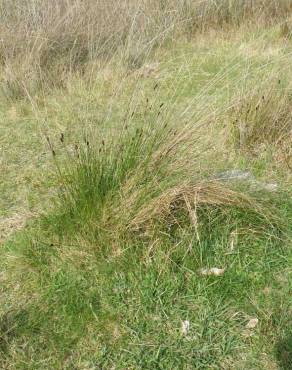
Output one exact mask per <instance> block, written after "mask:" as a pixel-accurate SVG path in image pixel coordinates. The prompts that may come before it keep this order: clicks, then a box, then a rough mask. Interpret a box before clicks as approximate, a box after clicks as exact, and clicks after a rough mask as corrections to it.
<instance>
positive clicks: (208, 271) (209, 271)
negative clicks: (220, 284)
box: [199, 267, 225, 276]
mask: <svg viewBox="0 0 292 370" xmlns="http://www.w3.org/2000/svg"><path fill="white" fill-rule="evenodd" d="M224 272H225V269H220V268H218V267H212V268H210V269H200V270H199V273H200V275H205V276H212V275H213V276H221V275H223V274H224Z"/></svg>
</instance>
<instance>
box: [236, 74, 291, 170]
mask: <svg viewBox="0 0 292 370" xmlns="http://www.w3.org/2000/svg"><path fill="white" fill-rule="evenodd" d="M231 117H232V118H231V120H232V127H231V135H232V136H233V142H234V144H235V147H236V148H239V149H240V150H242V151H245V152H249V153H251V154H253V155H259V154H260V153H261V152H262V151H263V150H264V151H265V150H267V149H269V150H274V151H275V152H277V154H278V160H280V162H281V163H283V165H284V166H286V167H288V169H290V170H291V150H290V149H291V140H292V124H291V122H292V111H291V92H290V88H289V86H288V87H282V86H281V81H280V80H279V81H277V82H276V83H275V82H272V83H270V84H269V86H267V85H266V84H264V86H262V87H261V88H259V89H258V90H257V91H256V92H253V93H251V94H248V95H246V96H244V97H243V98H242V99H240V100H239V102H237V103H235V107H234V108H232V114H231ZM279 156H280V157H279Z"/></svg>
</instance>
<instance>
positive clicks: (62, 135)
mask: <svg viewBox="0 0 292 370" xmlns="http://www.w3.org/2000/svg"><path fill="white" fill-rule="evenodd" d="M60 141H61V143H64V134H63V132H62V133H61V136H60Z"/></svg>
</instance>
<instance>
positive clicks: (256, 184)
mask: <svg viewBox="0 0 292 370" xmlns="http://www.w3.org/2000/svg"><path fill="white" fill-rule="evenodd" d="M214 179H215V180H220V181H241V182H245V183H248V184H249V185H250V187H251V189H252V190H254V191H260V190H265V191H270V192H275V191H277V190H278V188H279V186H278V184H277V183H265V182H262V181H258V180H256V178H255V177H254V175H253V174H252V173H251V172H250V171H243V170H238V169H234V170H228V171H224V172H220V173H218V174H217V175H216V176H215V177H214Z"/></svg>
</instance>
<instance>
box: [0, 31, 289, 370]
mask: <svg viewBox="0 0 292 370" xmlns="http://www.w3.org/2000/svg"><path fill="white" fill-rule="evenodd" d="M291 51H292V47H291V41H287V40H286V39H283V38H282V37H281V35H280V31H279V27H278V26H274V27H270V28H266V29H263V30H262V31H253V30H247V29H246V27H242V29H241V28H240V29H239V30H237V31H236V32H234V34H233V35H230V34H229V35H227V33H226V32H224V31H218V33H217V34H216V33H215V32H210V33H206V34H203V35H198V36H196V37H194V38H193V39H192V40H185V39H178V40H176V41H173V42H168V43H166V44H165V45H164V46H162V47H160V48H159V49H156V50H153V51H151V53H149V55H148V57H147V60H146V62H145V64H146V67H145V66H144V67H143V66H142V67H141V68H140V69H139V70H132V69H129V68H128V66H126V65H124V64H122V63H121V62H120V60H119V58H113V59H112V60H111V62H110V63H108V64H107V66H105V67H103V68H101V69H98V70H95V69H93V67H92V66H91V65H89V66H88V70H85V71H84V73H83V74H80V75H78V74H77V73H76V75H74V76H71V77H70V78H69V79H68V81H67V84H66V87H65V88H63V89H57V88H56V89H52V90H50V91H48V92H47V91H39V92H38V93H37V94H36V95H35V96H33V97H30V99H11V98H9V99H7V96H6V97H5V96H2V97H1V102H0V120H1V125H0V137H1V138H0V145H1V183H0V190H1V201H0V202H1V203H0V232H1V236H0V240H1V251H0V252H1V259H0V266H1V271H0V292H1V295H0V367H1V368H3V369H42V370H43V369H70V370H71V369H80V370H85V369H88V370H89V369H143V370H144V369H149V370H150V369H151V370H152V369H236V370H238V369H268V370H270V369H283V370H288V369H291V368H292V321H291V317H292V316H291V315H292V311H291V308H292V299H291V281H292V280H291V262H292V254H291V237H292V234H291V232H292V230H291V220H292V200H291V192H292V188H291V167H290V166H289V160H290V159H291V156H290V157H289V153H290V152H289V150H290V149H289V148H290V144H291V125H290V126H289V127H288V126H287V125H288V124H289V123H288V124H287V125H285V127H283V125H282V126H281V125H280V124H279V126H276V127H279V130H277V129H276V130H275V132H276V133H274V134H273V137H272V139H271V140H270V141H267V140H262V136H261V134H258V131H256V130H254V131H251V130H250V131H248V133H249V135H250V136H249V137H250V138H251V139H253V140H250V141H249V143H251V142H252V143H253V144H249V145H246V146H245V142H243V144H242V143H240V145H239V146H238V145H237V142H236V138H237V136H238V135H239V130H240V126H239V125H237V123H238V122H241V121H242V120H244V119H245V117H249V120H248V122H246V123H247V124H250V125H251V127H253V126H252V125H253V123H254V122H256V124H257V125H261V124H263V126H262V127H263V129H264V128H265V129H266V127H268V125H276V124H278V121H281V117H283V115H282V113H283V112H284V113H285V119H286V120H287V122H290V121H289V119H290V117H292V116H290V109H291V108H290V109H289V104H288V103H287V104H286V103H285V104H284V103H283V105H281V104H282V103H281V104H280V101H281V102H286V100H281V99H282V98H281V97H282V95H283V96H284V97H285V99H286V97H287V99H288V98H290V94H291V91H290V86H291V85H289V84H290V82H289V78H290V75H289V73H291ZM155 63H156V64H155ZM152 64H153V65H154V64H155V66H156V67H155V68H154V71H151V72H148V70H149V67H147V65H148V66H149V65H152ZM143 68H144V69H143ZM93 71H94V73H93ZM279 80H280V82H279ZM275 91H277V94H274V92H275ZM271 92H272V96H274V95H275V96H276V97H277V99H278V97H279V96H280V98H279V100H276V102H275V103H274V104H275V106H281V107H282V106H283V109H281V110H277V112H278V113H279V114H277V116H274V115H273V110H270V109H269V104H267V105H265V103H262V100H264V99H262V96H264V95H266V94H270V93H271ZM283 99H284V98H283ZM258 101H260V104H259V103H258ZM287 101H289V100H287ZM278 102H279V103H278ZM248 104H250V108H246V105H248ZM242 107H243V108H242ZM247 109H251V110H254V111H255V113H254V115H251V114H250V113H249V112H250V111H248V113H246V110H247ZM284 113H283V114H284ZM248 114H250V115H248ZM278 118H279V119H278ZM277 119H278V120H277ZM252 120H253V121H252ZM285 122H286V121H285ZM269 127H270V126H269ZM287 127H288V128H287ZM267 130H269V129H267ZM289 130H290V131H289ZM261 132H263V131H261ZM268 132H270V131H268ZM273 132H274V131H273ZM278 132H279V137H278V136H277V135H278V134H277V133H278ZM280 133H281V135H280ZM280 136H281V137H280ZM287 153H288V154H287ZM228 169H241V170H248V171H250V172H251V173H252V174H253V175H254V176H255V177H256V179H257V181H259V182H262V183H263V182H264V183H273V182H276V183H277V184H278V188H277V191H275V192H272V193H270V192H269V191H266V190H265V189H262V188H260V189H258V188H256V189H254V187H253V186H252V184H251V183H249V182H247V181H227V182H224V181H222V182H219V181H217V180H214V177H216V174H218V173H220V172H222V171H225V170H228ZM215 267H216V268H220V269H224V272H223V273H222V274H221V275H220V276H206V275H204V274H202V273H201V270H202V269H207V268H215ZM253 319H257V320H258V321H252V322H255V324H254V327H250V326H253V325H252V324H250V320H253ZM186 321H188V323H189V327H188V330H185V331H184V330H183V329H182V328H183V323H184V322H186Z"/></svg>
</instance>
